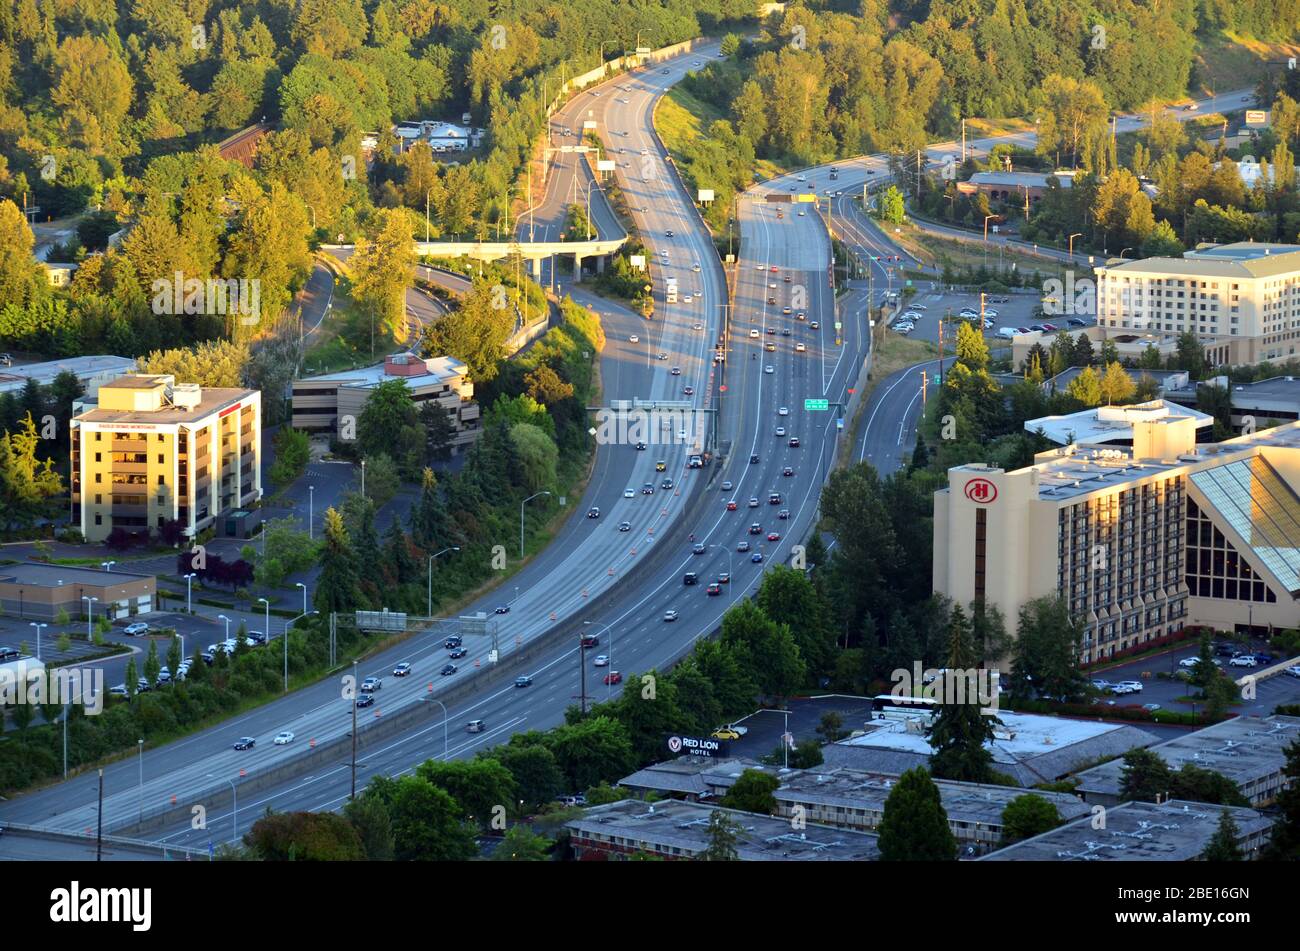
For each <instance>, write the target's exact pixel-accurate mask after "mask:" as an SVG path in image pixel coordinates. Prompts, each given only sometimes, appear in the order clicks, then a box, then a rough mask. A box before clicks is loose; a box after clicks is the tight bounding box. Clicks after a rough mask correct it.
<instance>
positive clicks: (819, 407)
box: [803, 400, 830, 413]
mask: <svg viewBox="0 0 1300 951" xmlns="http://www.w3.org/2000/svg"><path fill="white" fill-rule="evenodd" d="M803 408H804V410H805V411H806V412H820V413H824V412H826V410H828V409H830V402H829V401H828V400H804V401H803Z"/></svg>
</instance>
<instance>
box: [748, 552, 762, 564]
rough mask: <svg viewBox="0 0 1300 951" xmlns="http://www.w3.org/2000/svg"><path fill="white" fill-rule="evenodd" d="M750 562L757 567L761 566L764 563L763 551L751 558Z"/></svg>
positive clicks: (755, 553)
mask: <svg viewBox="0 0 1300 951" xmlns="http://www.w3.org/2000/svg"><path fill="white" fill-rule="evenodd" d="M749 560H750V561H752V562H753V563H754V564H756V565H760V564H762V563H763V553H762V552H761V551H756V552H754V554H752V555H750V556H749Z"/></svg>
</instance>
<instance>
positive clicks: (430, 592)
mask: <svg viewBox="0 0 1300 951" xmlns="http://www.w3.org/2000/svg"><path fill="white" fill-rule="evenodd" d="M449 551H460V548H459V547H457V546H456V545H452V546H451V547H450V548H444V549H443V550H442V551H436V552H434V553H433V554H432V555H430V556H429V605H428V614H427V615H426V616H427V617H433V559H435V558H437V557H438V556H439V555H445V554H446V553H447V552H449Z"/></svg>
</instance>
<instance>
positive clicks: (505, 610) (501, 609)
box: [496, 496, 631, 614]
mask: <svg viewBox="0 0 1300 951" xmlns="http://www.w3.org/2000/svg"><path fill="white" fill-rule="evenodd" d="M629 498H631V496H629ZM496 613H497V614H509V613H510V605H508V604H498V605H497V609H496Z"/></svg>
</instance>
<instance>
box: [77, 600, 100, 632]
mask: <svg viewBox="0 0 1300 951" xmlns="http://www.w3.org/2000/svg"><path fill="white" fill-rule="evenodd" d="M81 600H82V601H85V602H86V641H87V643H89V641H90V640H91V637H92V635H91V633H90V624H91V621H93V620H94V616H95V602H96V601H98V600H99V598H90V597H86V596H85V595H83V596H82V598H81Z"/></svg>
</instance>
